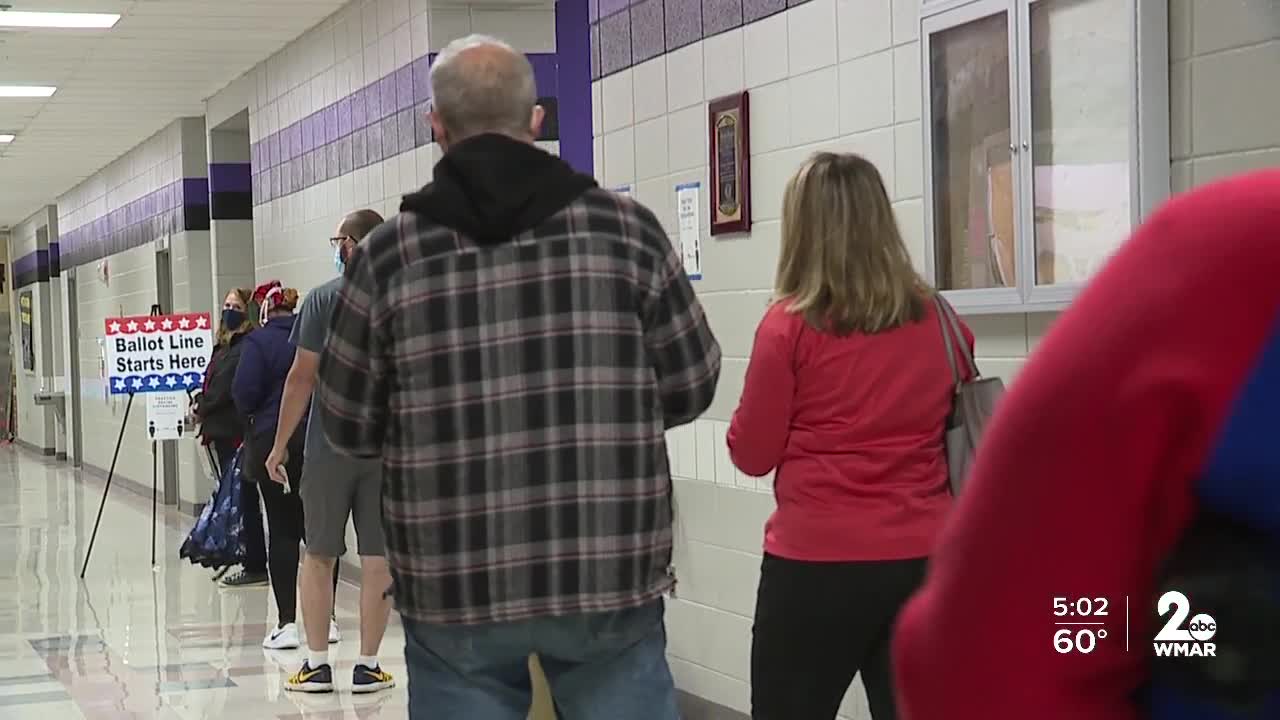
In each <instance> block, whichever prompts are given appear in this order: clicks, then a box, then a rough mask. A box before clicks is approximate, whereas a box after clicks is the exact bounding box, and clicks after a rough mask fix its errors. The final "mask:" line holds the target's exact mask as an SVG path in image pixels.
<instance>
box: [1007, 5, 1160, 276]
mask: <svg viewBox="0 0 1280 720" xmlns="http://www.w3.org/2000/svg"><path fill="white" fill-rule="evenodd" d="M1131 8H1132V4H1131V0H1029V1H1028V0H1023V2H1022V3H1021V7H1020V9H1019V10H1020V12H1021V13H1024V15H1023V18H1022V22H1021V23H1020V25H1021V26H1022V27H1025V28H1027V31H1026V32H1025V33H1023V34H1022V37H1021V38H1020V39H1019V45H1020V47H1019V56H1020V61H1021V67H1022V76H1023V77H1026V78H1027V80H1026V82H1024V83H1023V85H1024V87H1023V93H1022V98H1021V102H1022V103H1023V106H1024V112H1023V113H1022V117H1023V123H1024V132H1023V138H1024V141H1025V143H1026V144H1024V145H1023V146H1022V148H1021V149H1022V150H1023V153H1022V158H1021V161H1022V172H1023V177H1024V182H1025V183H1026V184H1027V186H1029V188H1030V192H1029V194H1030V196H1031V202H1029V203H1027V204H1026V206H1025V207H1024V208H1023V214H1022V227H1023V230H1024V232H1026V233H1027V234H1029V235H1030V236H1031V237H1030V243H1029V244H1028V245H1027V246H1028V247H1030V248H1034V252H1032V253H1028V255H1029V257H1026V258H1024V262H1023V267H1024V269H1025V272H1026V273H1028V275H1029V276H1030V277H1032V278H1034V282H1033V283H1028V285H1029V286H1031V295H1032V296H1033V298H1034V297H1035V296H1037V295H1040V296H1044V295H1045V294H1046V293H1044V292H1043V291H1042V290H1041V289H1042V288H1043V287H1044V286H1079V285H1080V284H1082V283H1083V282H1085V281H1086V280H1088V279H1089V278H1090V277H1091V276H1092V275H1093V274H1094V273H1095V272H1096V271H1097V270H1098V268H1099V267H1101V266H1102V264H1103V263H1104V262H1105V261H1106V260H1107V258H1108V257H1110V256H1111V254H1112V253H1113V252H1114V251H1115V249H1116V248H1118V247H1119V246H1120V244H1121V243H1122V242H1124V240H1125V238H1126V237H1127V236H1128V234H1129V232H1130V229H1131V228H1132V226H1133V224H1134V222H1135V221H1136V219H1137V217H1136V215H1137V214H1136V213H1135V211H1134V207H1135V205H1136V193H1135V188H1136V183H1135V182H1134V177H1133V174H1134V168H1135V165H1136V162H1135V158H1136V153H1135V149H1136V142H1135V138H1136V132H1135V127H1134V126H1135V112H1134V111H1135V107H1134V102H1135V100H1134V98H1135V96H1136V89H1135V84H1136V80H1135V65H1134V47H1133V44H1132V40H1131V38H1132V32H1133V24H1132V23H1133V20H1132V9H1131ZM1064 289H1065V288H1064Z"/></svg>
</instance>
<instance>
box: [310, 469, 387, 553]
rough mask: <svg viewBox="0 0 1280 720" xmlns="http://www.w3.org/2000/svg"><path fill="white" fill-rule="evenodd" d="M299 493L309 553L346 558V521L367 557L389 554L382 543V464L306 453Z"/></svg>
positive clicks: (360, 550)
mask: <svg viewBox="0 0 1280 720" xmlns="http://www.w3.org/2000/svg"><path fill="white" fill-rule="evenodd" d="M302 478H303V481H302V483H301V484H300V487H299V488H298V497H300V498H301V499H302V512H303V517H304V520H305V522H306V532H307V552H310V553H312V554H315V555H319V556H322V557H334V558H336V557H341V556H343V555H345V554H346V552H347V518H348V517H349V518H351V519H352V522H353V523H354V524H355V527H356V546H357V547H356V550H357V551H358V552H359V554H360V555H361V556H362V557H381V556H383V555H385V554H386V550H385V548H384V545H383V539H382V463H381V462H379V461H377V460H374V461H372V462H366V461H359V460H353V459H351V458H346V457H340V456H338V455H337V454H336V453H332V452H321V453H307V458H306V461H305V463H304V464H303V469H302Z"/></svg>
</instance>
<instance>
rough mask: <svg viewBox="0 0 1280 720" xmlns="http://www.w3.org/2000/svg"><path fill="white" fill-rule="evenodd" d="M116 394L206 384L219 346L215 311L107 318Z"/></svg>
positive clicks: (111, 384) (109, 361)
mask: <svg viewBox="0 0 1280 720" xmlns="http://www.w3.org/2000/svg"><path fill="white" fill-rule="evenodd" d="M103 344H104V345H105V346H106V351H107V353H106V354H107V384H108V387H109V388H110V390H111V394H112V395H129V394H132V393H158V392H185V391H187V390H194V389H196V388H198V387H200V386H201V384H203V383H204V371H205V365H207V364H208V362H209V354H210V353H211V352H212V351H213V327H212V323H210V321H209V313H190V314H185V315H143V316H139V317H119V318H107V320H106V342H105V343H103Z"/></svg>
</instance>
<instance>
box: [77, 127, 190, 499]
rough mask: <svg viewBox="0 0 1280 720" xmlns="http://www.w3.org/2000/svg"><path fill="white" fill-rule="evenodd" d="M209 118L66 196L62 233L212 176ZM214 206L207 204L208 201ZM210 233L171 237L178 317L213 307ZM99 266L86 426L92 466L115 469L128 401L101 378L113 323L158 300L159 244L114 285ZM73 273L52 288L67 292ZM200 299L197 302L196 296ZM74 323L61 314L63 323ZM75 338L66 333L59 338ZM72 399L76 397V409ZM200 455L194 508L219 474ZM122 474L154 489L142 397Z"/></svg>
mask: <svg viewBox="0 0 1280 720" xmlns="http://www.w3.org/2000/svg"><path fill="white" fill-rule="evenodd" d="M204 135H205V128H204V121H203V118H184V119H179V120H176V121H174V122H173V123H171V124H170V125H168V126H167V127H166V128H164V129H163V130H161V131H160V132H158V133H156V134H155V135H154V136H152V137H150V138H148V139H147V140H145V141H143V142H142V143H141V144H139V145H138V146H137V147H135V148H133V149H132V150H130V151H129V152H127V153H125V154H124V155H122V156H121V157H119V158H117V159H116V160H114V161H112V162H111V163H110V164H109V165H107V166H106V167H105V168H103V169H102V170H99V171H98V172H97V173H95V174H94V175H92V176H91V177H89V178H88V179H86V180H85V181H84V182H82V183H80V184H79V185H77V186H76V187H74V188H72V189H71V190H69V191H67V192H66V193H65V194H63V195H62V196H60V197H59V198H58V226H59V230H60V232H63V233H66V232H70V231H72V230H74V229H76V228H79V227H81V226H82V225H84V224H85V223H88V222H91V221H93V220H96V219H97V218H100V217H103V216H104V215H107V214H109V213H111V212H114V211H115V210H117V209H119V208H121V207H124V206H126V205H128V204H130V203H132V202H134V201H135V200H138V199H139V198H142V197H144V196H147V195H149V194H150V193H153V192H155V191H157V190H159V189H160V188H163V187H165V186H168V185H171V184H172V183H175V182H180V181H181V180H183V179H184V178H202V177H205V176H206V175H207V172H208V164H207V160H206V157H205V140H204ZM206 202H207V201H206ZM208 244H209V233H208V231H205V230H198V231H188V232H177V233H174V234H172V235H171V236H170V244H169V247H170V266H171V270H172V278H173V284H174V288H173V301H174V310H176V311H186V310H193V311H200V310H206V311H207V310H211V308H209V307H207V306H206V303H207V301H206V300H205V299H204V298H205V297H206V295H207V294H208V293H207V292H206V291H204V290H200V291H194V290H193V287H195V288H204V287H206V286H207V285H208V283H209V280H210V275H211V266H210V263H209V258H208ZM98 262H99V261H93V262H90V263H88V264H85V265H81V266H79V268H78V269H77V278H76V287H77V295H78V297H77V300H78V303H77V304H78V310H79V327H78V338H79V342H78V347H77V348H75V349H74V351H75V352H77V353H79V356H80V377H79V378H72V379H70V382H75V383H78V384H79V386H80V391H81V393H82V401H81V428H82V434H83V445H84V446H83V452H84V455H83V461H84V462H85V463H88V464H89V465H92V466H94V467H97V468H99V469H106V468H108V467H109V466H110V465H111V458H112V455H113V453H114V450H115V444H116V437H117V434H118V433H119V431H120V423H121V422H122V419H123V417H124V411H125V405H126V403H127V402H128V400H127V398H126V397H125V396H119V395H118V396H108V395H107V394H106V392H105V390H106V388H105V383H104V381H103V379H102V377H101V374H100V368H101V362H102V354H101V352H102V349H101V346H100V345H99V340H100V338H101V337H102V328H103V320H104V318H107V317H116V316H119V315H122V314H123V315H145V314H147V313H148V312H149V311H150V309H151V305H152V304H153V303H156V302H158V297H157V286H156V249H155V246H154V245H153V244H151V243H147V244H145V245H141V246H138V247H134V248H131V249H129V250H126V251H124V252H120V253H116V254H114V255H111V256H108V257H107V258H106V263H107V266H108V268H109V281H108V283H106V284H104V283H102V282H101V281H100V280H99V279H98V277H97V273H96V267H97V265H98ZM66 282H67V278H66V276H65V271H64V275H63V277H62V278H60V279H59V280H57V281H55V283H52V285H53V286H54V287H57V288H59V289H60V292H58V293H56V296H58V297H61V296H62V295H63V294H64V293H65V290H62V289H61V286H62V285H63V284H65V283H66ZM193 294H194V295H195V296H196V297H195V298H193V297H192V295H193ZM66 322H67V318H66V317H65V315H64V314H62V313H59V317H58V323H59V324H60V325H65V323H66ZM55 337H59V338H70V333H69V332H68V331H67V330H66V329H65V328H60V332H59V333H58V334H57V335H56V336H55ZM69 403H70V400H69V399H68V407H69ZM199 455H200V451H199V449H198V448H197V447H195V446H194V445H192V444H190V443H185V444H181V445H179V455H178V495H179V498H180V499H181V500H182V501H183V502H185V503H196V502H204V501H205V500H207V499H208V494H209V492H210V491H211V490H212V481H211V479H210V477H209V474H208V473H207V472H206V471H205V470H204V468H203V466H202V465H200V462H201V461H200V460H199V459H198V458H199ZM116 472H117V473H118V474H119V475H121V476H123V477H126V478H129V479H130V480H133V481H135V482H138V483H142V484H144V485H149V484H150V482H151V444H150V442H149V441H148V439H147V435H146V408H145V407H144V403H143V400H142V399H141V398H140V399H139V400H138V401H137V402H136V403H135V407H134V408H133V409H132V411H130V414H129V427H128V429H126V430H125V433H124V440H123V445H122V448H121V451H120V458H119V464H118V466H117V468H116Z"/></svg>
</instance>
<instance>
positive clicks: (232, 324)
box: [222, 308, 244, 330]
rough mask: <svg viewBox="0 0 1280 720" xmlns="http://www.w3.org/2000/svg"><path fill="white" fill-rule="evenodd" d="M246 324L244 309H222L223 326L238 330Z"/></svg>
mask: <svg viewBox="0 0 1280 720" xmlns="http://www.w3.org/2000/svg"><path fill="white" fill-rule="evenodd" d="M243 324H244V311H243V310H236V309H233V308H223V309H222V326H223V327H225V328H226V329H228V330H238V329H239V328H240V326H241V325H243Z"/></svg>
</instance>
